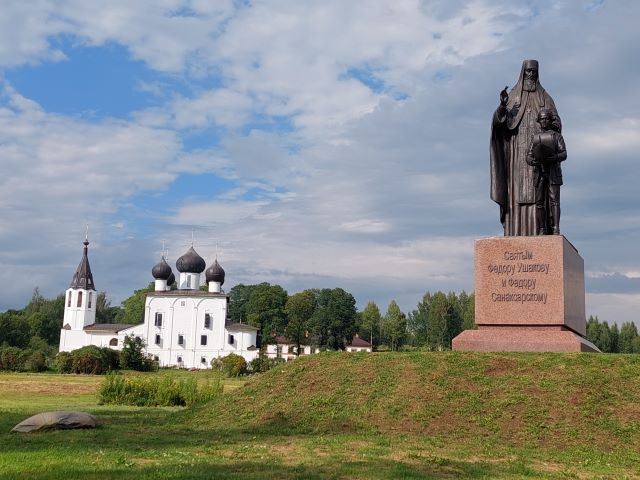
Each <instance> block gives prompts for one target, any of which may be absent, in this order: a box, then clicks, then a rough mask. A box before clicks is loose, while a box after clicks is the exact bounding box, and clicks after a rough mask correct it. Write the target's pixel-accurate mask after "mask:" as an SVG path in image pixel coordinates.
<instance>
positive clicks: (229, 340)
mask: <svg viewBox="0 0 640 480" xmlns="http://www.w3.org/2000/svg"><path fill="white" fill-rule="evenodd" d="M234 340H235V338H233V335H229V338H228V339H227V341H228V343H229V345H233V342H234Z"/></svg>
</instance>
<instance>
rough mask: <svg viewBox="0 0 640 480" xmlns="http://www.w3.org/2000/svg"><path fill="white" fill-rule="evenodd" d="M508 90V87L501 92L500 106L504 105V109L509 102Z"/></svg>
mask: <svg viewBox="0 0 640 480" xmlns="http://www.w3.org/2000/svg"><path fill="white" fill-rule="evenodd" d="M507 88H509V86H508V85H507V86H506V87H504V90H502V91H501V92H500V105H502V106H503V107H506V106H507V102H508V101H509V94H508V93H507Z"/></svg>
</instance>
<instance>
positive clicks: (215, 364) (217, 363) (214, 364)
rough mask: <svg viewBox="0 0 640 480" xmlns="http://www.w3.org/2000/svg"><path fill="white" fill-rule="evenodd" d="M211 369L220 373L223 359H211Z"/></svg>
mask: <svg viewBox="0 0 640 480" xmlns="http://www.w3.org/2000/svg"><path fill="white" fill-rule="evenodd" d="M211 368H212V369H213V370H216V371H218V372H221V371H222V359H221V358H220V357H215V358H212V359H211Z"/></svg>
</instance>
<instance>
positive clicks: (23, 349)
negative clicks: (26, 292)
mask: <svg viewBox="0 0 640 480" xmlns="http://www.w3.org/2000/svg"><path fill="white" fill-rule="evenodd" d="M122 312H123V309H121V308H119V307H111V305H110V303H109V301H107V300H106V295H105V293H104V292H100V293H98V295H97V298H96V322H98V323H113V322H114V321H117V318H118V315H120V316H122ZM63 317H64V293H62V294H60V295H58V296H57V297H55V298H51V299H47V298H44V297H43V296H42V295H41V294H40V291H39V290H38V288H37V287H36V288H35V289H34V290H33V295H32V296H31V300H30V301H29V303H28V304H27V305H26V306H25V307H24V308H22V309H20V310H15V309H13V310H7V311H6V312H0V370H13V371H30V372H37V371H43V370H46V369H47V368H49V367H55V361H54V357H55V356H56V354H57V353H58V346H59V345H60V329H61V328H62V319H63Z"/></svg>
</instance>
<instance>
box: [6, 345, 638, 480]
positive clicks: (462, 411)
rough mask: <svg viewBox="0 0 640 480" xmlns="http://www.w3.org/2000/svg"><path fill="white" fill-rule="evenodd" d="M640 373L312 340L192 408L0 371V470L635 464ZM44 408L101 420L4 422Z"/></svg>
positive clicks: (30, 475) (403, 472)
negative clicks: (61, 424)
mask: <svg viewBox="0 0 640 480" xmlns="http://www.w3.org/2000/svg"><path fill="white" fill-rule="evenodd" d="M162 374H175V375H199V376H201V377H200V378H206V375H208V374H209V373H207V372H198V373H192V372H175V373H172V372H169V373H166V372H165V373H162ZM639 374H640V356H632V355H606V354H473V353H458V352H453V353H452V352H448V353H411V354H403V353H395V354H394V353H381V354H373V355H372V354H340V353H333V354H320V355H315V356H310V357H305V358H300V359H298V360H296V361H294V362H290V363H288V364H286V365H284V366H282V367H278V368H276V369H274V370H272V371H270V372H267V373H265V374H262V375H260V376H254V377H251V378H247V379H244V380H240V381H232V382H228V383H227V384H226V385H225V394H224V395H222V396H221V397H220V398H218V399H216V400H214V401H213V402H211V403H209V404H206V405H201V406H198V407H195V408H191V409H188V408H187V409H185V408H136V407H117V406H101V405H98V404H97V397H96V391H97V389H98V387H99V384H100V382H101V381H102V378H100V377H90V376H68V375H65V376H62V375H50V374H39V375H36V374H0V413H1V415H0V479H2V480H4V479H22V478H25V479H65V480H70V479H75V478H82V479H93V478H124V479H128V478H131V479H147V478H149V479H151V478H153V479H164V478H167V479H169V478H171V479H191V478H194V479H210V478H229V479H262V478H278V479H293V478H300V479H307V478H310V479H314V478H318V479H320V478H335V479H383V478H406V479H413V478H415V479H418V478H420V479H422V478H451V479H454V478H488V479H494V478H495V479H506V478H509V479H511V478H544V479H547V478H549V479H567V478H578V479H583V478H606V479H624V478H640V375H639ZM52 409H80V410H84V411H88V412H91V413H94V414H96V415H98V416H99V417H100V419H101V420H102V422H103V425H102V426H101V427H100V428H98V429H95V430H84V431H79V430H76V431H52V432H44V433H33V434H20V435H17V434H10V433H8V432H9V430H10V429H11V427H13V425H15V424H16V423H18V422H19V421H21V420H22V419H24V418H26V417H27V416H29V415H32V414H34V413H38V412H41V411H45V410H52Z"/></svg>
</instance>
